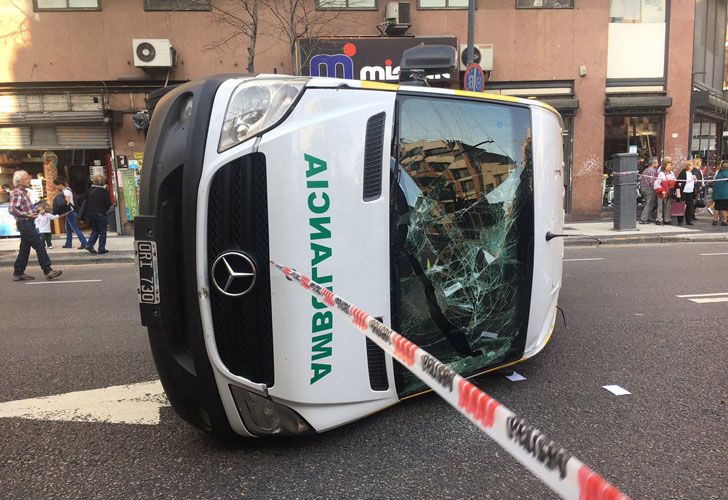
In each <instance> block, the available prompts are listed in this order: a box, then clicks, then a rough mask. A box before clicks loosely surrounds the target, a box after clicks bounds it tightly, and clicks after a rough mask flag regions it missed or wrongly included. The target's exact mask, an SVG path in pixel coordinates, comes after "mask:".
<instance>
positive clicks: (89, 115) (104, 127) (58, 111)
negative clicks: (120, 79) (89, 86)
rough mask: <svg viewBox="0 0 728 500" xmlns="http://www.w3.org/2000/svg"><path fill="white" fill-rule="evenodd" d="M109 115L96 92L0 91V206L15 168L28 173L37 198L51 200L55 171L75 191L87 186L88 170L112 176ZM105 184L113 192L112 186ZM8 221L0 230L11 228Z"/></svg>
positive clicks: (3, 206) (4, 207) (4, 208)
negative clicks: (13, 92)
mask: <svg viewBox="0 0 728 500" xmlns="http://www.w3.org/2000/svg"><path fill="white" fill-rule="evenodd" d="M109 121H110V120H109V119H108V117H107V115H106V113H105V111H104V101H103V96H101V95H99V94H72V93H52V94H51V93H47V94H19V93H18V94H5V95H0V183H1V184H2V185H3V186H6V188H5V189H4V191H5V192H4V193H3V194H0V210H2V211H7V199H6V198H7V197H8V191H9V190H10V189H12V175H13V172H14V171H16V170H18V169H23V170H26V171H27V172H28V173H29V174H31V176H32V184H31V191H32V193H31V197H34V198H37V199H38V200H35V201H39V200H40V199H46V200H52V198H53V196H55V194H56V191H57V190H56V187H55V186H54V185H53V180H54V179H55V178H56V177H58V176H62V177H65V178H66V179H67V180H68V183H69V185H70V187H71V189H72V190H73V191H74V192H76V193H83V192H85V191H86V190H87V189H88V186H89V179H90V176H91V174H92V172H104V173H105V174H106V175H107V177H108V178H110V179H111V178H113V175H111V174H112V171H111V162H110V156H111V147H112V144H111V130H110V127H109ZM109 187H110V192H111V194H112V197H113V196H114V193H115V189H114V187H115V186H114V185H113V184H111V185H110V186H109ZM112 219H114V218H113V217H112ZM3 220H5V219H3ZM6 226H8V224H4V225H3V228H5V229H3V234H0V236H9V235H12V234H4V233H13V232H14V231H12V226H9V227H10V229H9V228H8V227H6ZM113 229H114V227H112V230H113ZM59 231H62V227H61V225H60V224H56V226H55V230H54V232H59Z"/></svg>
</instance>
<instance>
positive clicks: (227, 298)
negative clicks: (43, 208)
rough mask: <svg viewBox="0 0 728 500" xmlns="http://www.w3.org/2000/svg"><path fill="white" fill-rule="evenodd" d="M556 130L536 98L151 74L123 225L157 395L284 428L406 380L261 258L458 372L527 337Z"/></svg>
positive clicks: (488, 364)
mask: <svg viewBox="0 0 728 500" xmlns="http://www.w3.org/2000/svg"><path fill="white" fill-rule="evenodd" d="M413 50H414V49H413ZM420 62H421V61H420ZM421 65H423V66H427V63H423V64H421ZM403 66H404V64H403ZM426 69H427V68H426ZM414 74H415V77H416V72H414ZM414 80H415V81H416V80H417V78H414ZM561 128H562V126H561V119H560V117H559V115H558V113H557V112H556V111H554V110H553V109H551V108H550V107H548V106H546V105H544V104H541V103H539V102H536V101H532V100H523V99H516V98H510V97H501V96H497V95H488V94H474V93H468V92H461V91H453V90H446V89H435V88H430V87H427V86H416V85H414V86H409V85H399V86H397V85H386V84H378V83H370V82H359V81H352V80H338V79H328V78H313V79H309V78H300V77H284V76H277V75H259V76H221V77H212V78H208V79H205V80H200V81H195V82H191V83H188V84H185V85H182V86H179V87H177V88H175V89H174V90H173V91H171V92H169V93H168V94H167V95H166V96H165V97H164V98H163V99H162V100H161V101H160V102H159V104H158V105H157V107H156V109H155V110H154V117H153V120H152V124H151V129H150V131H149V135H148V137H147V148H146V151H145V156H144V158H145V167H144V170H143V174H142V184H141V200H140V214H141V215H139V216H138V217H137V218H136V221H135V239H136V247H137V262H138V267H139V301H140V310H141V317H142V322H143V324H144V325H146V326H147V327H148V331H149V338H150V343H151V347H152V351H153V355H154V360H155V363H156V366H157V369H158V371H159V375H160V378H161V380H162V384H163V385H164V388H165V391H166V393H167V395H168V397H169V400H170V402H171V404H172V406H173V407H174V408H175V410H176V411H177V413H179V414H180V415H181V416H182V417H183V418H184V419H185V420H187V421H188V422H190V423H192V424H193V425H195V426H197V427H199V428H201V429H204V430H206V431H209V432H212V433H214V434H216V435H219V436H226V435H232V434H233V433H235V434H238V435H243V436H268V435H293V434H305V433H311V432H322V431H325V430H327V429H331V428H333V427H337V426H340V425H343V424H345V423H347V422H351V421H353V420H356V419H359V418H362V417H364V416H366V415H369V414H371V413H374V412H376V411H378V410H381V409H382V408H385V407H387V406H390V405H392V404H393V403H396V402H397V401H399V400H401V399H403V398H405V397H407V396H411V395H414V394H418V393H420V392H422V391H423V390H424V386H423V384H421V383H420V381H419V380H417V379H416V378H414V376H413V375H411V374H410V373H409V372H408V371H407V370H405V369H403V368H402V367H401V366H400V365H399V364H398V363H396V362H393V361H392V359H391V357H389V356H388V355H385V354H384V353H383V352H382V351H381V350H380V349H379V348H378V347H377V346H376V345H374V344H373V343H372V342H371V341H369V340H368V339H366V338H365V337H364V336H362V335H361V334H360V333H359V332H356V331H355V329H354V327H352V326H350V325H349V324H347V323H345V322H344V321H343V320H341V319H340V318H338V317H336V316H334V315H333V313H332V311H331V310H330V308H329V307H328V306H327V305H326V304H324V303H323V302H319V301H318V300H316V299H315V298H313V297H312V296H310V295H309V294H307V293H305V292H304V291H302V290H301V289H300V288H298V287H294V286H291V285H290V284H289V283H287V282H286V281H285V280H286V278H285V277H284V276H283V275H282V274H280V273H271V270H270V265H269V261H270V260H275V261H276V262H279V263H281V264H284V265H286V266H289V267H291V268H294V269H297V270H299V271H300V272H302V273H305V274H308V275H309V276H311V277H312V278H313V280H315V281H316V282H318V283H319V284H321V285H323V286H326V287H328V288H329V289H331V290H334V291H335V292H336V293H338V294H341V295H343V296H345V297H346V298H347V299H348V300H350V301H351V303H352V304H355V305H356V306H357V307H359V308H361V309H364V310H365V311H367V312H368V313H369V314H371V315H373V316H377V317H378V318H380V319H381V320H382V321H383V322H384V323H386V324H388V325H391V326H392V327H393V328H394V329H395V330H397V331H399V332H400V333H402V334H403V335H405V336H406V337H407V338H409V339H410V340H411V341H412V342H414V343H415V344H417V345H419V346H421V347H422V348H424V349H425V350H427V351H429V352H430V353H431V354H432V355H434V356H435V357H436V358H438V359H440V360H441V361H443V362H445V363H447V364H448V365H449V366H451V367H452V368H454V369H455V370H456V371H457V372H458V373H460V374H462V375H464V376H472V375H476V374H479V373H484V372H486V371H489V370H494V369H497V368H499V367H503V366H505V365H508V364H512V363H514V362H517V361H521V360H524V359H526V358H529V357H531V356H533V355H535V354H536V353H537V352H539V351H540V350H541V349H542V348H543V347H544V346H545V344H546V343H547V341H548V339H549V336H550V335H551V332H552V329H553V326H554V322H555V312H556V311H555V308H556V303H557V298H558V293H559V288H560V286H561V260H562V255H563V243H562V241H561V239H559V238H556V239H553V238H550V237H549V238H547V233H549V232H550V233H556V234H558V233H560V232H561V229H562V224H563V210H562V193H563V185H564V182H563V178H562V175H563V174H562V143H561ZM549 236H550V235H549Z"/></svg>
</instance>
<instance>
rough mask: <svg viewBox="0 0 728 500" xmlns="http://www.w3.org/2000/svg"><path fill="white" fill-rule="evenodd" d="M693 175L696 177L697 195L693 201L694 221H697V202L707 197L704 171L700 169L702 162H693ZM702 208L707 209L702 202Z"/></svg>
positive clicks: (695, 160)
mask: <svg viewBox="0 0 728 500" xmlns="http://www.w3.org/2000/svg"><path fill="white" fill-rule="evenodd" d="M692 172H693V175H694V176H695V179H696V180H695V195H694V200H693V220H695V219H697V217H696V215H695V213H696V209H697V207H698V203H697V200H702V199H703V197H704V196H705V183H704V182H703V171H702V170H701V168H700V160H698V159H694V160H693V170H692ZM700 206H701V207H705V202H704V201H701V204H700Z"/></svg>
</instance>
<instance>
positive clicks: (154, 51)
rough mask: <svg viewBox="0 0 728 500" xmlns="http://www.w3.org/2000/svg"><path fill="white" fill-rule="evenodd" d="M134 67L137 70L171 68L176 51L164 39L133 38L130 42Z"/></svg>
mask: <svg viewBox="0 0 728 500" xmlns="http://www.w3.org/2000/svg"><path fill="white" fill-rule="evenodd" d="M132 50H133V51H134V66H136V67H137V68H173V67H174V63H175V59H176V55H177V53H176V51H175V50H174V47H172V43H171V42H170V41H169V40H168V39H166V38H153V39H152V38H135V39H134V40H132Z"/></svg>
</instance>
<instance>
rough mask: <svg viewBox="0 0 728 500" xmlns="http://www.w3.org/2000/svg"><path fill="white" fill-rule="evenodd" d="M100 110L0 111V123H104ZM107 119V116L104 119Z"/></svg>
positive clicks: (103, 116) (103, 115)
mask: <svg viewBox="0 0 728 500" xmlns="http://www.w3.org/2000/svg"><path fill="white" fill-rule="evenodd" d="M104 118H105V114H104V112H103V111H102V110H95V111H57V112H48V113H29V112H11V113H2V112H0V125H26V124H34V123H54V124H55V123H105V120H104ZM106 121H108V118H107V119H106Z"/></svg>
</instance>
